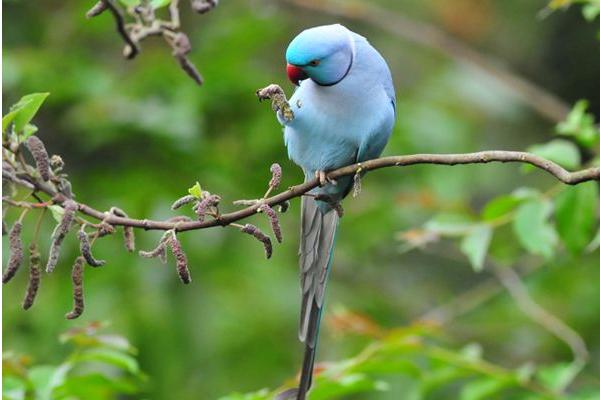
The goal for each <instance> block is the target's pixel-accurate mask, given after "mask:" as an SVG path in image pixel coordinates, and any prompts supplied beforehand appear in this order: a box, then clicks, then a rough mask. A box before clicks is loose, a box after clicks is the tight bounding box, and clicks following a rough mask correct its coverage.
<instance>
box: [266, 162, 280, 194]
mask: <svg viewBox="0 0 600 400" xmlns="http://www.w3.org/2000/svg"><path fill="white" fill-rule="evenodd" d="M271 174H273V176H272V177H271V181H270V182H269V187H271V188H273V189H277V187H278V186H279V184H280V183H281V174H282V172H281V165H279V164H277V163H274V164H273V165H271Z"/></svg>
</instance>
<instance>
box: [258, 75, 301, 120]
mask: <svg viewBox="0 0 600 400" xmlns="http://www.w3.org/2000/svg"><path fill="white" fill-rule="evenodd" d="M256 96H257V97H258V101H263V100H271V107H272V108H273V111H275V112H277V113H279V112H281V116H282V117H283V119H284V120H285V121H287V122H290V121H292V120H293V119H294V111H292V107H290V103H288V101H287V98H286V97H285V92H284V91H283V89H282V88H281V86H279V85H276V84H274V83H272V84H270V85H269V86H267V87H264V88H262V89H258V90H257V91H256Z"/></svg>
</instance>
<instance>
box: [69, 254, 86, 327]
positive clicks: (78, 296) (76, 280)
mask: <svg viewBox="0 0 600 400" xmlns="http://www.w3.org/2000/svg"><path fill="white" fill-rule="evenodd" d="M83 261H84V260H83V257H82V256H79V257H77V258H76V259H75V263H74V264H73V271H72V272H71V280H72V282H73V309H72V310H71V311H69V312H68V313H67V314H66V315H65V318H66V319H75V318H77V317H79V316H80V315H81V314H83V309H84V303H83Z"/></svg>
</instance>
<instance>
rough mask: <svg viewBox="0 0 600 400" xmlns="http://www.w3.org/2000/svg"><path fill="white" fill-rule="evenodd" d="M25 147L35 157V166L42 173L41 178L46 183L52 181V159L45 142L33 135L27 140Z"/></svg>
mask: <svg viewBox="0 0 600 400" xmlns="http://www.w3.org/2000/svg"><path fill="white" fill-rule="evenodd" d="M25 146H26V147H27V149H28V150H29V152H30V153H31V155H32V156H33V159H34V160H35V166H36V168H37V170H38V172H39V173H40V176H41V177H42V179H43V180H44V182H47V181H48V180H49V179H50V158H49V157H48V152H47V151H46V147H45V146H44V142H42V141H41V140H40V138H38V137H37V136H35V135H31V136H29V137H28V138H27V141H26V142H25Z"/></svg>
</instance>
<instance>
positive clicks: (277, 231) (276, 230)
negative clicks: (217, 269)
mask: <svg viewBox="0 0 600 400" xmlns="http://www.w3.org/2000/svg"><path fill="white" fill-rule="evenodd" d="M260 211H261V212H263V213H265V215H266V216H267V218H269V222H270V223H271V229H272V230H273V234H274V235H275V239H277V241H278V242H279V243H281V242H283V236H282V234H281V225H279V217H278V216H277V213H276V212H275V210H273V209H272V208H271V206H270V205H268V204H263V205H262V206H260Z"/></svg>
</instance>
